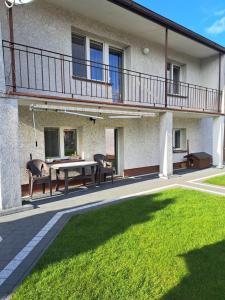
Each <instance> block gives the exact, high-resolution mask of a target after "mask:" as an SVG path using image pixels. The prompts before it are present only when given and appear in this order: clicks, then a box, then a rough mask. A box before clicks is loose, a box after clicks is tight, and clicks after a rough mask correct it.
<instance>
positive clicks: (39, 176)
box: [26, 159, 52, 198]
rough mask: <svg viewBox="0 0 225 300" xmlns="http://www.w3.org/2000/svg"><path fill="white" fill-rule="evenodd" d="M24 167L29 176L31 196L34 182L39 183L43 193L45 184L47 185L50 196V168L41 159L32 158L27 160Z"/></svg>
mask: <svg viewBox="0 0 225 300" xmlns="http://www.w3.org/2000/svg"><path fill="white" fill-rule="evenodd" d="M26 169H27V172H28V176H29V193H30V196H31V198H32V196H33V191H34V184H41V185H42V191H43V194H45V185H46V184H48V185H49V190H50V195H51V196H52V178H51V169H50V168H49V166H48V165H47V164H46V163H45V162H44V161H43V160H41V159H33V160H30V161H28V162H27V165H26Z"/></svg>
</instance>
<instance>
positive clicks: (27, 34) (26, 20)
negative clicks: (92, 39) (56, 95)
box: [0, 0, 216, 87]
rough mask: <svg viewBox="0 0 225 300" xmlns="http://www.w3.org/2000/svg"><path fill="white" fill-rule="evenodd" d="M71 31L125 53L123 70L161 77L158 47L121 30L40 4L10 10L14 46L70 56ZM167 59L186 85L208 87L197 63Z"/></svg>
mask: <svg viewBox="0 0 225 300" xmlns="http://www.w3.org/2000/svg"><path fill="white" fill-rule="evenodd" d="M3 2H4V1H1V3H0V21H1V22H2V23H3V26H2V27H3V38H4V39H8V24H7V18H6V9H5V7H4V3H3ZM72 27H73V28H77V29H79V30H82V31H84V32H87V33H89V34H91V35H92V36H95V35H96V36H97V37H100V38H101V39H103V40H105V41H108V42H111V43H113V44H115V45H118V46H121V47H123V48H124V49H126V50H124V51H125V65H126V67H127V68H131V69H134V70H137V71H140V72H145V73H150V74H154V75H158V76H163V77H164V62H165V53H164V47H162V46H161V45H158V44H155V43H150V42H149V41H147V40H144V39H140V38H139V37H137V36H133V35H132V34H131V33H126V32H123V31H122V30H121V31H120V32H119V31H118V30H115V29H113V28H111V27H109V26H106V25H104V24H101V23H99V22H97V21H94V20H91V19H88V18H87V17H84V16H80V15H76V14H72V15H71V14H70V12H68V11H63V10H62V9H61V8H57V7H54V6H52V5H51V4H49V3H46V2H45V1H43V0H39V1H35V2H34V3H33V4H31V5H27V6H25V7H22V8H21V7H16V8H14V30H15V42H18V43H23V44H27V45H31V46H36V47H40V48H44V49H48V50H52V51H57V52H62V53H64V54H68V55H71V28H72ZM144 47H149V48H150V53H149V55H143V53H142V49H143V48H144ZM168 57H169V59H171V60H174V61H176V62H178V63H181V64H184V65H186V68H185V74H184V76H185V79H186V81H187V82H190V83H195V84H203V83H204V84H205V85H207V86H210V84H211V80H210V82H207V81H206V78H203V77H202V72H204V71H205V70H204V68H202V64H201V61H200V59H197V58H194V57H191V56H188V55H184V54H182V53H178V52H176V51H174V50H170V49H169V52H168ZM203 63H204V65H205V66H206V68H207V66H208V65H209V68H211V67H212V61H209V62H208V61H207V60H205V61H204V62H203ZM214 80H216V79H215V78H214ZM213 87H214V84H213Z"/></svg>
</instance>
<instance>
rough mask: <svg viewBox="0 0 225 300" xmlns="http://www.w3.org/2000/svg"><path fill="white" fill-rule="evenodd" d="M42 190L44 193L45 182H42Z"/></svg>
mask: <svg viewBox="0 0 225 300" xmlns="http://www.w3.org/2000/svg"><path fill="white" fill-rule="evenodd" d="M42 192H43V194H45V183H42Z"/></svg>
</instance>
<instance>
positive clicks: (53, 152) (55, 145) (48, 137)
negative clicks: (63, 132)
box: [44, 128, 59, 158]
mask: <svg viewBox="0 0 225 300" xmlns="http://www.w3.org/2000/svg"><path fill="white" fill-rule="evenodd" d="M44 136H45V157H46V158H47V157H58V156H59V129H58V128H45V129H44Z"/></svg>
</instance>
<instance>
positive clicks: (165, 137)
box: [159, 112, 173, 178]
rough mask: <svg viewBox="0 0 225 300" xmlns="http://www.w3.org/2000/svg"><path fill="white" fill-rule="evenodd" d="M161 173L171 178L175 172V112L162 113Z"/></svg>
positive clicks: (163, 176)
mask: <svg viewBox="0 0 225 300" xmlns="http://www.w3.org/2000/svg"><path fill="white" fill-rule="evenodd" d="M159 123H160V130H159V135H160V149H159V153H160V168H159V169H160V170H159V171H160V174H159V176H160V177H162V178H169V177H170V176H171V175H172V174H173V113H172V112H165V113H162V114H161V115H160V122H159Z"/></svg>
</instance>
